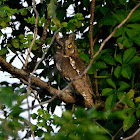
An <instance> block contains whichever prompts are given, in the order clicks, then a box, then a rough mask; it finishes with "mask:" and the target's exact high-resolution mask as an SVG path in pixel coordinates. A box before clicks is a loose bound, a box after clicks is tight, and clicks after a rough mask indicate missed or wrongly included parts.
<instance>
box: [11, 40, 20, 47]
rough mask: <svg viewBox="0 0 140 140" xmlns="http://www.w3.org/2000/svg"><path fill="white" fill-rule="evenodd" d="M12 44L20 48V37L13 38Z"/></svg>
mask: <svg viewBox="0 0 140 140" xmlns="http://www.w3.org/2000/svg"><path fill="white" fill-rule="evenodd" d="M12 45H13V46H14V48H19V40H18V39H13V40H12Z"/></svg>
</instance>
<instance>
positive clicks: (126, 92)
mask: <svg viewBox="0 0 140 140" xmlns="http://www.w3.org/2000/svg"><path fill="white" fill-rule="evenodd" d="M137 4H138V2H137V1H135V0H131V1H129V0H128V1H126V0H104V1H102V0H96V1H95V12H94V24H93V40H94V39H96V43H95V45H94V54H95V53H96V52H97V51H98V49H99V48H100V45H101V44H102V42H103V41H104V40H105V39H106V38H107V37H108V36H109V35H110V34H111V32H112V31H113V29H114V28H115V27H116V26H117V25H118V24H120V23H121V22H122V21H123V20H124V19H125V18H126V17H127V15H128V14H129V12H130V11H131V10H132V9H133V8H134V7H135V6H136V5H137ZM90 5H91V2H90V1H88V0H81V1H79V0H73V1H72V0H59V1H57V0H41V2H37V3H36V10H37V12H38V13H39V17H38V19H37V21H38V27H37V28H38V33H37V38H36V40H35V43H34V45H33V48H32V51H31V52H32V53H31V54H32V55H31V57H30V63H28V67H27V68H26V69H25V71H28V72H32V70H33V68H34V67H35V63H34V62H36V60H37V58H41V57H42V54H43V52H44V51H45V48H46V47H49V48H48V49H47V52H46V55H45V58H44V60H43V61H42V62H41V63H40V64H39V66H38V68H37V70H41V72H40V71H39V72H38V73H35V74H36V77H38V78H41V77H43V78H45V79H48V83H49V84H50V85H51V86H52V87H53V88H56V89H58V87H59V88H60V89H62V88H64V87H65V86H66V83H65V81H64V80H63V78H62V77H61V76H60V74H58V72H57V71H56V68H55V64H54V63H53V61H52V60H53V47H52V45H51V46H49V44H50V42H51V39H52V37H53V35H54V32H55V31H57V30H58V29H59V28H60V27H61V30H60V32H61V33H62V34H63V36H66V35H68V34H69V33H70V32H73V33H75V34H76V35H77V38H76V41H75V42H76V44H77V46H78V52H79V54H80V57H81V59H83V61H84V62H85V65H86V66H87V65H88V64H89V62H90V59H91V54H90V53H89V52H90V41H89V25H90ZM34 9H35V8H34ZM34 9H33V1H32V0H28V1H26V0H24V1H21V0H15V1H12V0H0V37H1V39H0V42H1V47H0V57H1V56H2V57H1V58H0V66H1V69H0V71H7V72H9V73H10V69H8V67H3V65H2V58H4V59H5V60H6V61H7V62H8V63H11V64H13V63H14V62H15V61H17V59H19V61H20V63H21V64H22V65H23V64H24V63H25V59H26V56H27V52H28V51H29V47H30V45H31V42H32V40H33V38H34V34H33V33H34V29H35V23H37V22H36V16H37V15H36V12H35V10H34ZM68 9H69V10H68ZM45 27H47V30H46V31H47V34H46V38H45V42H43V44H41V43H40V42H41V39H42V38H43V36H42V33H43V31H44V28H45ZM4 29H7V31H6V32H4V31H5V30H4ZM8 30H10V31H11V33H10V35H9V33H8V32H9V31H8ZM44 36H45V35H44ZM139 47H140V7H139V8H137V9H136V10H135V11H134V13H133V14H132V15H131V17H130V18H129V20H128V21H127V22H126V23H125V24H124V25H123V26H122V27H121V28H119V29H118V30H117V32H116V33H115V35H114V36H113V37H112V38H111V39H110V40H109V41H108V42H107V43H106V44H105V46H104V48H103V50H102V51H101V53H100V54H99V55H98V56H97V57H96V58H95V59H94V62H93V64H92V66H91V68H90V69H89V71H88V74H89V76H90V79H91V82H92V85H93V89H95V88H98V90H99V91H98V92H99V93H100V95H101V101H102V102H104V103H105V106H104V107H100V106H99V107H98V108H97V109H95V107H93V108H91V109H84V108H83V107H78V106H76V108H75V111H74V112H73V113H71V109H72V104H69V103H65V104H64V103H63V104H62V100H58V99H55V100H53V101H52V102H50V103H48V104H47V107H46V105H43V106H44V107H43V106H40V109H38V110H37V112H36V113H31V114H30V119H31V118H32V119H33V120H35V121H36V124H30V123H31V122H30V120H27V119H26V118H24V117H22V116H21V114H22V113H23V112H24V111H26V110H25V109H23V108H22V105H24V104H27V102H26V101H27V100H26V99H27V97H29V96H32V97H33V98H34V100H33V101H32V106H33V105H34V104H35V101H36V100H38V101H40V102H43V101H46V100H48V99H50V98H52V97H51V96H52V95H51V94H50V93H49V91H48V92H47V91H44V89H41V88H40V89H39V88H35V87H34V85H33V87H32V88H33V89H35V92H34V94H33V93H31V94H27V86H26V84H27V82H28V81H27V80H26V79H24V77H20V75H18V76H17V75H16V72H15V73H11V74H12V76H13V78H18V79H19V80H20V81H19V82H16V83H12V84H11V83H9V82H8V81H1V83H0V110H1V111H0V113H1V114H2V115H1V116H0V138H1V139H8V138H13V139H16V138H18V137H20V136H19V134H18V133H19V131H24V134H25V136H23V137H24V138H29V137H30V136H31V134H32V133H34V135H35V136H34V137H35V138H37V137H39V138H40V139H53V140H54V139H57V140H59V139H77V140H81V139H92V140H93V139H95V140H97V139H103V140H105V139H111V138H113V136H114V139H119V138H120V137H128V136H129V135H132V134H133V133H134V132H135V131H136V130H137V129H138V128H139V119H140V104H139V102H140V91H139V90H140V81H139V79H140V76H139V70H140V63H139V62H140V57H139ZM11 52H12V57H10V60H9V59H8V58H9V57H8V56H9V54H11ZM16 67H17V68H19V67H18V66H16ZM22 68H23V67H22ZM22 68H20V69H22ZM1 74H2V73H1ZM23 79H24V80H23ZM94 79H97V81H96V86H97V87H95V81H94ZM25 80H26V81H25ZM96 92H97V91H95V99H96ZM56 106H65V110H63V114H62V117H58V116H56V115H54V111H55V109H56ZM53 126H56V127H58V128H59V131H58V132H57V133H55V129H53ZM31 128H32V129H31ZM119 129H120V131H119ZM31 130H32V131H31ZM118 131H119V133H118V134H117V135H115V134H116V133H117V132H118ZM20 139H21V138H20Z"/></svg>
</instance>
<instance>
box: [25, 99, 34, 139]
mask: <svg viewBox="0 0 140 140" xmlns="http://www.w3.org/2000/svg"><path fill="white" fill-rule="evenodd" d="M27 105H28V120H29V126H30V129H31V132H32V136H33V139H34V140H35V134H34V131H33V128H32V125H31V119H30V118H31V115H30V110H29V108H30V106H29V101H28V97H27Z"/></svg>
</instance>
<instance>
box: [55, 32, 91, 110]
mask: <svg viewBox="0 0 140 140" xmlns="http://www.w3.org/2000/svg"><path fill="white" fill-rule="evenodd" d="M74 42H75V34H70V35H69V37H67V38H61V39H59V38H57V39H56V41H55V43H54V59H55V63H56V67H57V69H58V71H59V72H60V73H61V75H62V76H63V77H64V79H66V81H67V82H70V81H72V80H73V79H74V78H75V77H77V76H78V75H80V74H82V73H83V71H84V70H85V68H86V67H85V64H84V62H83V61H82V59H81V58H80V56H79V54H78V51H77V46H76V44H75V43H74ZM72 87H73V90H74V92H75V93H77V94H80V95H82V97H83V100H84V101H83V102H84V104H85V106H86V107H92V106H93V104H94V102H93V89H92V86H91V82H90V79H89V76H88V74H85V75H83V76H82V77H80V78H79V79H77V80H75V81H74V82H73V83H72Z"/></svg>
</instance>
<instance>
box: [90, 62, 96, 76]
mask: <svg viewBox="0 0 140 140" xmlns="http://www.w3.org/2000/svg"><path fill="white" fill-rule="evenodd" d="M95 72H96V66H95V64H92V66H91V67H90V69H89V70H88V74H94V73H95Z"/></svg>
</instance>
